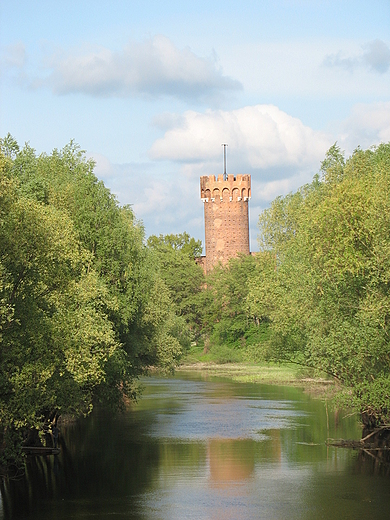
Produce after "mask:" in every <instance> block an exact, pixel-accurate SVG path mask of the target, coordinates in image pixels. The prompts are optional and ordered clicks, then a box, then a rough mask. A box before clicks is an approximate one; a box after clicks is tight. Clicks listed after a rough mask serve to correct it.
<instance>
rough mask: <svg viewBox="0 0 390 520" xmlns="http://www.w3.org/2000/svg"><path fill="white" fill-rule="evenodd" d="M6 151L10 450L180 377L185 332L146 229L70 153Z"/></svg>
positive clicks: (4, 359) (8, 145)
mask: <svg viewBox="0 0 390 520" xmlns="http://www.w3.org/2000/svg"><path fill="white" fill-rule="evenodd" d="M0 148H1V150H2V152H3V153H2V154H1V153H0V424H1V427H2V430H3V433H4V439H7V438H9V439H11V438H21V437H20V435H19V433H20V432H22V434H23V435H24V436H27V435H28V434H29V432H31V431H33V430H36V431H43V429H44V428H45V425H46V424H47V423H48V422H50V421H51V420H53V418H55V417H56V416H57V415H59V414H62V413H66V414H72V415H75V416H77V415H79V414H86V413H89V412H90V410H91V409H92V406H93V404H94V403H95V402H98V401H99V402H104V403H107V404H109V405H110V406H112V407H113V408H118V407H120V406H121V405H122V404H123V399H124V397H126V396H128V397H134V396H135V394H134V379H135V378H136V377H137V376H138V375H139V374H142V373H143V372H144V371H145V370H147V369H148V367H149V366H151V365H154V366H160V367H162V368H164V369H171V368H172V367H173V366H174V365H175V363H176V361H177V359H178V356H179V355H180V353H181V349H182V347H181V344H180V342H184V339H183V337H184V336H185V333H184V332H183V330H184V329H185V326H184V324H183V323H182V321H181V320H182V318H180V317H178V316H176V314H175V312H174V304H173V303H172V301H171V298H170V291H169V290H168V288H167V286H166V284H165V282H164V280H163V279H162V277H161V276H160V274H159V269H158V268H157V266H156V265H155V262H154V256H153V255H152V254H151V253H150V251H149V250H148V248H146V247H145V246H144V244H143V240H144V234H143V228H142V226H141V225H140V224H139V223H138V222H137V221H136V220H135V218H134V215H133V213H132V211H131V209H130V208H129V207H122V208H121V207H119V205H118V203H117V201H116V199H115V197H114V196H113V195H112V194H111V193H110V192H109V190H108V189H107V188H105V187H104V185H103V183H101V182H99V181H98V179H97V178H96V176H95V175H94V174H93V167H94V164H93V162H92V161H88V160H86V159H85V156H84V153H83V152H82V151H81V150H80V148H79V147H78V146H77V145H76V144H75V143H73V142H71V143H70V144H69V145H67V146H65V148H64V149H63V150H61V151H58V150H54V151H53V153H52V155H50V156H47V155H45V154H42V155H40V156H36V154H35V151H34V150H33V149H32V148H31V147H30V146H29V145H25V147H24V148H23V149H22V150H19V147H18V145H17V143H16V142H15V141H14V140H13V138H12V136H10V135H8V136H7V137H6V138H4V139H2V140H1V141H0ZM184 242H185V244H187V245H188V246H191V247H192V248H193V247H194V244H193V243H192V242H191V241H186V240H185V241H184ZM12 432H14V433H15V435H14V434H13V433H12ZM18 432H19V433H18ZM15 436H16V437H15ZM7 449H8V448H7V447H6V449H5V451H3V453H4V454H6V453H7ZM11 451H12V453H15V450H11Z"/></svg>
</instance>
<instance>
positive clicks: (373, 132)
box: [338, 102, 390, 154]
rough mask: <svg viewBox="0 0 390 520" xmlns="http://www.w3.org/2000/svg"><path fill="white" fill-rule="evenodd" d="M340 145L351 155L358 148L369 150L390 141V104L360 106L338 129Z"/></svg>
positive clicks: (354, 109) (357, 106) (355, 108)
mask: <svg viewBox="0 0 390 520" xmlns="http://www.w3.org/2000/svg"><path fill="white" fill-rule="evenodd" d="M338 140H339V143H340V145H341V146H342V147H343V148H345V149H346V151H347V153H348V154H350V153H352V151H353V150H354V149H355V148H356V147H357V146H361V147H362V148H367V147H369V146H372V145H377V144H380V143H382V142H383V143H385V142H389V141H390V102H380V103H371V104H363V103H361V104H358V105H355V106H354V107H353V109H352V112H351V115H350V116H349V117H348V118H347V119H346V120H345V121H343V122H342V123H341V124H340V128H339V129H338Z"/></svg>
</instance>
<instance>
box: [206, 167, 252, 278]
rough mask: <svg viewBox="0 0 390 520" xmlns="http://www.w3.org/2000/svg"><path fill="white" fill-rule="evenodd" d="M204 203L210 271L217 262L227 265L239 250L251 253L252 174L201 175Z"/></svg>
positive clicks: (207, 261) (208, 268)
mask: <svg viewBox="0 0 390 520" xmlns="http://www.w3.org/2000/svg"><path fill="white" fill-rule="evenodd" d="M200 190H201V198H202V200H203V202H204V219H205V239H206V244H205V245H206V263H205V270H206V272H210V270H211V269H212V268H213V267H214V265H216V264H217V263H218V262H221V263H222V264H226V263H227V262H228V260H229V259H230V258H232V257H235V256H237V254H238V253H245V254H249V253H250V251H249V218H248V201H249V199H250V195H251V177H250V175H237V176H234V175H228V178H227V180H223V175H219V176H218V178H217V179H215V176H214V175H210V176H203V177H201V178H200Z"/></svg>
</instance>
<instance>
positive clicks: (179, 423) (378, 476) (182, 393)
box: [0, 376, 390, 520]
mask: <svg viewBox="0 0 390 520" xmlns="http://www.w3.org/2000/svg"><path fill="white" fill-rule="evenodd" d="M360 433H361V431H360V429H359V426H358V425H357V423H356V421H355V419H354V418H343V417H339V416H337V415H335V414H332V413H330V412H328V413H327V411H326V408H325V405H324V403H323V402H321V401H319V400H312V399H310V398H309V397H308V396H306V395H305V394H303V392H302V391H300V390H298V389H295V388H287V387H279V388H278V387H272V386H262V385H249V384H248V385H243V384H242V385H239V384H233V383H230V382H226V381H219V380H215V381H202V380H199V379H194V376H187V379H183V378H181V379H179V378H174V379H150V380H147V381H145V392H144V396H143V398H142V399H141V400H140V402H139V404H137V405H134V406H132V407H131V408H130V409H129V410H128V412H127V413H126V414H124V415H121V416H117V417H115V418H113V417H112V416H111V415H110V414H107V413H105V412H103V411H100V412H96V413H94V414H93V415H92V416H91V417H89V418H87V419H85V420H82V421H79V422H77V423H75V424H71V425H68V426H66V427H65V426H63V427H62V431H61V450H62V451H61V454H60V455H59V456H58V457H48V458H47V459H45V458H35V459H33V458H32V459H30V461H29V464H28V468H27V475H26V477H25V478H24V479H23V480H21V481H19V482H9V483H8V484H6V485H3V489H2V493H3V508H4V512H3V513H2V512H1V503H0V518H4V519H5V520H8V519H11V518H29V519H30V518H31V519H35V518H40V519H43V520H45V519H46V518H49V517H55V518H56V519H58V520H61V519H65V518H79V519H81V518H85V517H87V516H88V517H90V516H93V517H94V518H96V519H100V518H107V516H108V515H110V516H112V515H115V516H116V517H117V518H133V519H143V520H152V519H159V520H162V519H170V520H171V519H172V520H174V519H178V520H179V519H180V520H182V519H190V518H196V519H197V520H199V519H207V520H209V519H214V518H215V519H218V520H220V519H222V518H223V519H229V518H232V519H235V520H240V519H245V520H246V519H255V518H256V519H257V518H267V519H268V518H271V519H275V520H278V519H285V518H292V519H295V518H296V519H308V520H311V519H317V518H335V519H337V518H343V519H344V518H351V519H352V518H361V517H362V516H365V517H366V518H367V519H369V518H376V517H378V515H379V514H381V512H385V511H386V512H387V511H388V510H389V506H390V496H389V486H388V483H389V481H388V478H387V477H388V476H389V470H388V466H386V461H383V460H377V459H375V458H373V457H372V456H369V455H367V454H365V453H360V454H359V453H358V452H354V451H351V450H343V449H340V448H333V447H331V448H329V447H327V446H326V445H325V440H326V438H327V437H328V436H330V437H333V438H359V436H360ZM383 517H384V518H385V517H386V514H385V515H384V516H383Z"/></svg>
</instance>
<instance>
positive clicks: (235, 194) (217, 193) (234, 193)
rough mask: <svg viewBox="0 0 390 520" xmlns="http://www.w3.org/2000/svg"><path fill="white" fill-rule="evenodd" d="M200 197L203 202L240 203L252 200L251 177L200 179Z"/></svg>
mask: <svg viewBox="0 0 390 520" xmlns="http://www.w3.org/2000/svg"><path fill="white" fill-rule="evenodd" d="M200 196H201V199H202V201H203V202H240V201H247V200H249V199H250V198H251V176H250V175H246V174H238V175H232V174H229V175H228V176H227V180H224V178H223V175H222V174H221V175H218V177H217V179H215V175H204V176H202V177H201V178H200Z"/></svg>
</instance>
